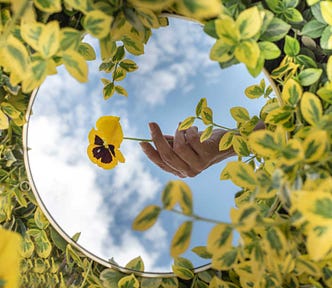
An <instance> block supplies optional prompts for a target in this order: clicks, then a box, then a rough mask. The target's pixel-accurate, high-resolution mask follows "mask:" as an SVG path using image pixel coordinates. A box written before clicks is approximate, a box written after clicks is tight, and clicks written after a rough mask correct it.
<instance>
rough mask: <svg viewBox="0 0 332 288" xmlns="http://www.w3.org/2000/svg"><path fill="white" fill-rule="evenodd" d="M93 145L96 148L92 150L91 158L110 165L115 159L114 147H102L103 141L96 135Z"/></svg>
mask: <svg viewBox="0 0 332 288" xmlns="http://www.w3.org/2000/svg"><path fill="white" fill-rule="evenodd" d="M94 144H95V145H96V147H94V148H93V149H92V154H93V157H95V158H96V159H100V160H101V162H102V163H105V164H108V163H111V162H112V161H113V159H114V158H115V152H114V148H115V147H114V145H104V141H103V139H101V138H100V137H99V136H97V135H96V136H95V141H94Z"/></svg>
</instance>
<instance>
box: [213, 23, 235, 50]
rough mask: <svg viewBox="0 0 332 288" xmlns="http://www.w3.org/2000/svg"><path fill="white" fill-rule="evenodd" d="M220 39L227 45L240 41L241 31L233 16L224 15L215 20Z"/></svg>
mask: <svg viewBox="0 0 332 288" xmlns="http://www.w3.org/2000/svg"><path fill="white" fill-rule="evenodd" d="M215 27H216V32H217V35H218V37H219V39H220V40H221V41H222V42H223V43H224V44H225V45H227V46H234V45H237V44H238V42H239V41H240V38H241V36H240V31H239V29H238V28H237V26H236V23H235V21H234V20H233V19H232V18H231V17H228V16H227V17H226V16H225V17H224V18H222V19H218V20H216V21H215Z"/></svg>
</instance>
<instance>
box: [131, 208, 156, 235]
mask: <svg viewBox="0 0 332 288" xmlns="http://www.w3.org/2000/svg"><path fill="white" fill-rule="evenodd" d="M160 212H161V208H160V207H159V206H156V205H149V206H147V207H145V208H144V209H143V210H142V211H141V212H140V213H139V214H138V215H137V216H136V218H135V219H134V221H133V224H132V228H133V229H134V230H137V231H144V230H147V229H149V228H150V227H151V226H153V225H154V224H155V223H156V221H157V219H158V217H159V214H160Z"/></svg>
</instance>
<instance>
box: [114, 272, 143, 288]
mask: <svg viewBox="0 0 332 288" xmlns="http://www.w3.org/2000/svg"><path fill="white" fill-rule="evenodd" d="M139 286H140V285H139V281H138V280H137V279H136V277H135V275H134V274H131V275H128V276H125V277H123V278H121V279H120V280H119V282H118V288H139Z"/></svg>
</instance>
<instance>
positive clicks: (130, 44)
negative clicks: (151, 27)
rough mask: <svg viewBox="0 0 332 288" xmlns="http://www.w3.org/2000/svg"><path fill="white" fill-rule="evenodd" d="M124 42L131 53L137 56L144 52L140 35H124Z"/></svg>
mask: <svg viewBox="0 0 332 288" xmlns="http://www.w3.org/2000/svg"><path fill="white" fill-rule="evenodd" d="M122 42H123V44H124V47H125V48H126V50H127V51H128V52H129V53H131V54H133V55H136V56H138V55H141V54H144V44H143V43H142V41H141V39H139V38H138V37H129V36H128V35H124V36H123V37H122Z"/></svg>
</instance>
